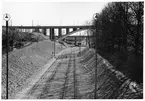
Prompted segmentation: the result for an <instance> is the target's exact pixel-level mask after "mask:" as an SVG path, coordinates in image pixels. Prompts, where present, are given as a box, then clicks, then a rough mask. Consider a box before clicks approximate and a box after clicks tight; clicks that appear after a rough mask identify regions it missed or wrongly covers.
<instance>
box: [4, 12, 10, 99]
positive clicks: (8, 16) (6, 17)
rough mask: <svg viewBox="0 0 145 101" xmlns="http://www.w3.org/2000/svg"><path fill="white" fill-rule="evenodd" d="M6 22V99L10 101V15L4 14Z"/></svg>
mask: <svg viewBox="0 0 145 101" xmlns="http://www.w3.org/2000/svg"><path fill="white" fill-rule="evenodd" d="M4 20H5V21H6V48H7V49H6V53H7V54H6V99H8V52H9V40H8V39H9V38H8V21H9V20H10V15H9V14H7V13H6V14H4Z"/></svg>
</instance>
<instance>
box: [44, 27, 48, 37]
mask: <svg viewBox="0 0 145 101" xmlns="http://www.w3.org/2000/svg"><path fill="white" fill-rule="evenodd" d="M46 33H47V31H46V28H44V29H43V34H44V35H45V36H46Z"/></svg>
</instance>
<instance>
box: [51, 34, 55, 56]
mask: <svg viewBox="0 0 145 101" xmlns="http://www.w3.org/2000/svg"><path fill="white" fill-rule="evenodd" d="M52 34H54V40H53V41H54V58H55V32H54V33H52Z"/></svg>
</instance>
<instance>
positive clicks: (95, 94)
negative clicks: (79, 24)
mask: <svg viewBox="0 0 145 101" xmlns="http://www.w3.org/2000/svg"><path fill="white" fill-rule="evenodd" d="M97 18H98V13H96V14H94V16H93V19H94V20H95V21H97ZM95 32H96V31H95ZM93 36H94V37H96V38H95V39H96V41H97V34H96V33H95V35H93ZM95 48H96V67H95V92H94V99H97V98H98V96H97V65H98V64H97V46H96V47H95Z"/></svg>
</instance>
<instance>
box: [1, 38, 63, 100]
mask: <svg viewBox="0 0 145 101" xmlns="http://www.w3.org/2000/svg"><path fill="white" fill-rule="evenodd" d="M59 51H61V49H60V45H59V44H56V53H57V52H59ZM52 52H53V43H52V42H51V41H48V40H45V41H41V42H38V43H33V44H32V45H30V46H28V47H25V48H22V49H18V50H17V49H16V50H14V51H12V52H9V59H8V66H9V67H8V68H9V74H8V75H9V77H8V78H9V86H8V88H9V98H13V96H14V95H15V93H17V91H19V90H21V89H22V87H23V85H24V84H25V83H26V81H27V79H29V78H30V77H31V76H32V75H34V74H35V73H37V71H40V70H41V69H42V66H43V65H45V64H46V63H47V61H48V60H49V59H50V58H52V56H53V55H52ZM5 83H6V55H3V57H2V99H4V98H5V96H6V95H5V92H6V88H5Z"/></svg>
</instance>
